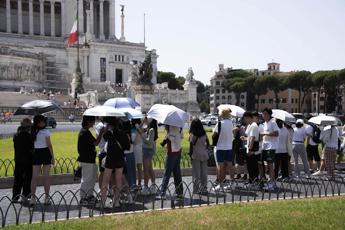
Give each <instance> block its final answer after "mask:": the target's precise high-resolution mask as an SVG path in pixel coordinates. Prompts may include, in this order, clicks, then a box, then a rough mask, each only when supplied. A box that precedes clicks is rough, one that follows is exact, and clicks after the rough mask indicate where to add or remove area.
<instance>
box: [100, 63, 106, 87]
mask: <svg viewBox="0 0 345 230" xmlns="http://www.w3.org/2000/svg"><path fill="white" fill-rule="evenodd" d="M100 74H101V76H100V81H102V82H104V81H106V80H107V63H106V58H101V59H100Z"/></svg>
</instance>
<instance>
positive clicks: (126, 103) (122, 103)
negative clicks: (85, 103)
mask: <svg viewBox="0 0 345 230" xmlns="http://www.w3.org/2000/svg"><path fill="white" fill-rule="evenodd" d="M103 105H105V106H111V107H114V108H116V109H121V108H133V109H135V108H136V107H139V106H140V104H139V103H138V102H136V101H134V100H133V99H132V98H129V97H116V98H111V99H109V100H107V101H106V102H105V103H104V104H103Z"/></svg>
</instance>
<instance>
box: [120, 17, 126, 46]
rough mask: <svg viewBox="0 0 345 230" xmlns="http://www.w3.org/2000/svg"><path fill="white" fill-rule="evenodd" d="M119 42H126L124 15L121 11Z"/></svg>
mask: <svg viewBox="0 0 345 230" xmlns="http://www.w3.org/2000/svg"><path fill="white" fill-rule="evenodd" d="M120 41H122V42H124V41H126V38H125V15H124V13H123V11H122V14H121V37H120Z"/></svg>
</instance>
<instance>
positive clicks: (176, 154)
mask: <svg viewBox="0 0 345 230" xmlns="http://www.w3.org/2000/svg"><path fill="white" fill-rule="evenodd" d="M165 130H166V132H167V135H166V137H165V139H164V141H163V142H162V143H161V145H162V146H163V147H164V146H165V145H166V147H167V156H166V160H165V172H164V176H163V182H162V189H161V194H160V195H161V196H162V197H164V196H165V195H166V191H167V189H168V184H169V180H170V177H171V173H172V174H173V176H174V184H175V191H176V194H177V197H178V198H180V199H181V198H182V197H183V184H182V176H181V166H180V162H181V153H182V149H181V142H182V139H183V129H182V128H179V127H175V126H169V125H166V126H165Z"/></svg>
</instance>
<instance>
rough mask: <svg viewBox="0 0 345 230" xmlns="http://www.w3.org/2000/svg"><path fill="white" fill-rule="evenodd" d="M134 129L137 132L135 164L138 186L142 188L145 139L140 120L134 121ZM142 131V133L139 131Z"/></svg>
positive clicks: (134, 144)
mask: <svg viewBox="0 0 345 230" xmlns="http://www.w3.org/2000/svg"><path fill="white" fill-rule="evenodd" d="M132 125H133V127H132V129H134V132H135V134H136V135H135V138H134V139H133V152H134V157H135V163H136V167H137V172H138V186H139V188H141V181H142V178H143V138H142V136H141V135H140V133H142V132H143V131H142V126H141V120H140V119H132ZM138 130H140V131H138Z"/></svg>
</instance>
